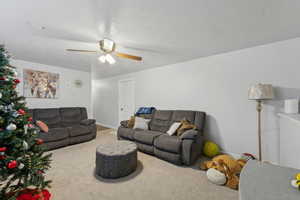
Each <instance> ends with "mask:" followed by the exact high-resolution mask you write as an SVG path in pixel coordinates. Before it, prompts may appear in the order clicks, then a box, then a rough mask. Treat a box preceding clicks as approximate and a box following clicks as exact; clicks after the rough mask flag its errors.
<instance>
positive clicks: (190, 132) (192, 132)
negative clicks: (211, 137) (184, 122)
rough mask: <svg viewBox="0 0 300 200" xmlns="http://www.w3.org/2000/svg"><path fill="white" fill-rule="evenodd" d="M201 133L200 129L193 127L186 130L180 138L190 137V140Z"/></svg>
mask: <svg viewBox="0 0 300 200" xmlns="http://www.w3.org/2000/svg"><path fill="white" fill-rule="evenodd" d="M198 134H199V131H198V130H194V129H191V130H187V131H185V132H184V133H183V134H182V135H181V136H180V139H182V140H184V139H190V140H194V139H196V138H197V136H198Z"/></svg>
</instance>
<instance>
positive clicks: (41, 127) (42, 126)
mask: <svg viewBox="0 0 300 200" xmlns="http://www.w3.org/2000/svg"><path fill="white" fill-rule="evenodd" d="M35 124H36V125H37V126H38V127H39V128H40V129H41V130H42V131H43V132H45V133H48V132H49V127H48V126H47V124H45V123H44V122H42V121H36V122H35Z"/></svg>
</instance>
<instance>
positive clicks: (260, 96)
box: [248, 83, 274, 161]
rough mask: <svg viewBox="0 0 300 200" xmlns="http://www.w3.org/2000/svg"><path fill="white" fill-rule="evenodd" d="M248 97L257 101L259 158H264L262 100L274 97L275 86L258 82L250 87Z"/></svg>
mask: <svg viewBox="0 0 300 200" xmlns="http://www.w3.org/2000/svg"><path fill="white" fill-rule="evenodd" d="M248 98H249V99H250V100H256V101H257V106H256V110H257V115H258V153H259V156H258V159H259V161H261V160H262V152H261V111H262V102H263V101H264V100H270V99H273V98H274V91H273V87H272V85H270V84H261V83H259V84H256V85H253V86H251V87H250V89H249V93H248Z"/></svg>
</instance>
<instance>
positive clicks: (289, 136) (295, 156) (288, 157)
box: [278, 113, 300, 169]
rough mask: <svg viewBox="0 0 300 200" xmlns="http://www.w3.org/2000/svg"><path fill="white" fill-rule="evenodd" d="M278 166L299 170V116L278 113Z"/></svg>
mask: <svg viewBox="0 0 300 200" xmlns="http://www.w3.org/2000/svg"><path fill="white" fill-rule="evenodd" d="M278 115H279V124H280V127H279V129H280V134H279V141H280V146H279V148H280V150H279V151H280V165H282V166H287V167H292V168H298V169H300V115H299V114H284V113H280V114H278Z"/></svg>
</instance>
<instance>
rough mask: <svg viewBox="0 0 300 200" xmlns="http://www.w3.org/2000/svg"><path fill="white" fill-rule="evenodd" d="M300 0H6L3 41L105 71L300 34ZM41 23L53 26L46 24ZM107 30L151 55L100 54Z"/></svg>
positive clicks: (0, 15)
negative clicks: (105, 60)
mask: <svg viewBox="0 0 300 200" xmlns="http://www.w3.org/2000/svg"><path fill="white" fill-rule="evenodd" d="M299 10H300V1H297V0H42V1H40V0H26V1H20V0H4V1H3V2H1V12H0V24H1V26H0V29H1V31H0V43H5V44H6V46H7V48H8V49H9V50H10V52H11V53H12V54H13V55H14V58H16V59H22V60H26V61H32V62H37V63H44V64H48V65H55V66H61V67H67V68H73V69H79V70H83V71H90V70H91V63H93V64H94V65H96V66H95V68H96V70H97V72H96V73H97V75H98V76H99V77H108V76H114V75H119V74H124V73H129V72H134V71H139V70H143V69H146V68H150V67H157V66H162V65H167V64H172V63H176V62H182V61H186V60H191V59H194V58H198V57H203V56H209V55H213V54H217V53H221V52H228V51H232V50H237V49H241V48H247V47H252V46H256V45H261V44H266V43H270V42H275V41H280V40H286V39H289V38H294V37H299V36H300V20H299V19H300V12H299ZM40 27H45V29H44V30H42V29H40ZM103 37H108V38H111V39H113V40H114V41H116V42H117V44H119V45H118V46H117V50H118V51H121V52H124V53H131V54H134V55H138V56H142V57H143V58H144V60H143V62H136V61H131V60H126V59H119V58H117V63H116V64H114V65H112V66H108V65H106V64H102V63H100V62H99V61H97V59H96V56H95V55H89V54H82V53H71V52H66V51H65V49H66V48H77V49H89V50H97V49H98V46H97V42H96V41H98V40H100V39H102V38H103Z"/></svg>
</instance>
